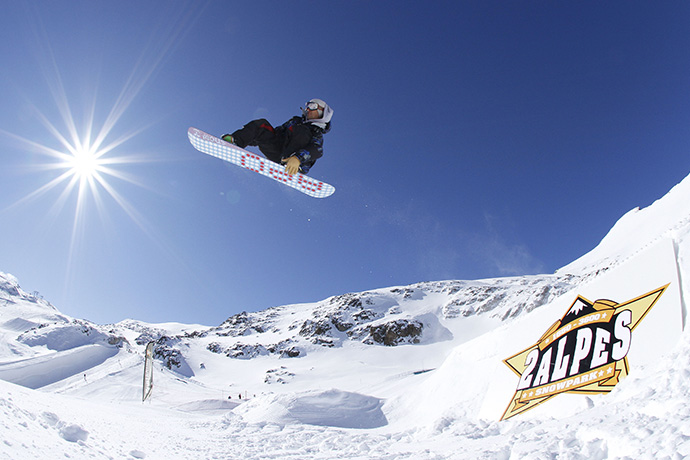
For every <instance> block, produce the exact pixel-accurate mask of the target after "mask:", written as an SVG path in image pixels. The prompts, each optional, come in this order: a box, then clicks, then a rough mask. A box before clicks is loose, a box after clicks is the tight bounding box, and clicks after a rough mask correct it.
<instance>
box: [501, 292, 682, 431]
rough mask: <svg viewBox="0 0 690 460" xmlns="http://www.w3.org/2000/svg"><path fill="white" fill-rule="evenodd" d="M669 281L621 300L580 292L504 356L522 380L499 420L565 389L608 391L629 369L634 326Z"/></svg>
mask: <svg viewBox="0 0 690 460" xmlns="http://www.w3.org/2000/svg"><path fill="white" fill-rule="evenodd" d="M668 286H669V285H668V284H667V285H666V286H663V287H661V288H659V289H656V290H654V291H652V292H649V293H647V294H644V295H642V296H640V297H637V298H636V299H633V300H630V301H628V302H625V303H622V304H618V303H616V302H613V301H610V300H597V301H596V302H590V301H589V300H587V299H585V298H584V297H582V296H578V297H577V299H576V300H575V302H573V304H572V305H571V306H570V309H568V312H567V313H566V314H565V315H564V316H563V318H561V319H560V320H558V321H556V322H555V323H554V324H553V326H551V327H550V328H549V330H548V331H546V333H545V334H544V335H543V336H542V337H541V338H540V339H539V340H538V341H537V343H535V344H534V345H532V346H531V347H529V348H527V349H526V350H524V351H522V352H520V353H518V354H516V355H514V356H511V357H510V358H508V359H506V360H504V362H505V363H506V365H508V367H510V369H512V370H513V372H515V373H516V374H517V375H518V376H519V377H520V381H519V382H518V386H517V390H516V392H515V395H514V396H513V399H512V400H511V401H510V404H509V405H508V408H507V409H506V411H505V412H504V413H503V416H502V417H501V420H505V419H508V418H510V417H513V416H514V415H517V414H520V413H522V412H525V411H527V410H529V409H532V408H534V407H535V406H537V405H539V404H541V403H543V402H545V401H547V400H548V399H550V398H552V397H554V396H556V395H559V394H561V393H581V394H600V393H608V392H610V391H611V390H612V389H613V387H614V386H616V384H617V383H618V381H619V380H620V379H622V378H624V377H625V376H627V375H628V358H627V356H628V351H629V350H630V346H631V344H632V339H633V331H634V330H635V328H636V327H637V325H638V324H639V323H640V321H642V319H643V318H644V317H645V315H647V313H648V312H649V311H650V310H651V309H652V307H653V306H654V304H655V303H656V302H657V300H659V298H660V297H661V295H662V294H663V293H664V291H665V290H666V288H667V287H668Z"/></svg>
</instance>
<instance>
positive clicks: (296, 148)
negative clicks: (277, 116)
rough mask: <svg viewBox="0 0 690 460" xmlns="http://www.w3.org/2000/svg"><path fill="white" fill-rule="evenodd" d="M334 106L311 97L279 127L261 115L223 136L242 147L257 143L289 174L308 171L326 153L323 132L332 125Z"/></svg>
mask: <svg viewBox="0 0 690 460" xmlns="http://www.w3.org/2000/svg"><path fill="white" fill-rule="evenodd" d="M332 116H333V110H332V109H331V108H330V107H329V106H328V104H326V103H325V102H324V101H322V100H321V99H311V100H310V101H309V102H307V103H306V105H305V107H304V108H303V109H302V116H301V117H300V116H295V117H292V118H291V119H289V120H288V121H286V122H285V123H283V124H282V125H280V126H278V127H275V128H274V127H273V126H272V125H271V124H270V123H269V122H268V121H267V120H266V119H264V118H261V119H258V120H253V121H250V122H249V123H247V124H246V125H245V126H244V127H243V128H242V129H238V130H237V131H235V132H234V133H232V134H223V136H222V139H223V140H224V141H227V142H230V143H231V144H234V145H236V146H238V147H240V148H245V147H246V146H248V145H253V146H258V147H259V150H261V153H263V154H264V155H265V156H266V158H268V159H269V160H271V161H272V162H274V163H278V164H284V165H285V172H287V173H288V174H289V175H290V176H292V175H294V174H295V173H297V172H301V173H302V174H306V173H307V172H308V171H309V169H310V168H311V167H312V166H314V163H315V162H316V160H317V159H319V158H321V156H322V155H323V135H324V134H326V133H327V132H328V131H330V129H331V117H332Z"/></svg>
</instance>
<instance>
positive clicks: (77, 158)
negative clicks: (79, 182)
mask: <svg viewBox="0 0 690 460" xmlns="http://www.w3.org/2000/svg"><path fill="white" fill-rule="evenodd" d="M66 166H67V167H69V168H70V171H71V173H72V174H73V175H75V176H77V177H78V178H80V179H92V178H93V177H94V176H95V175H96V174H98V172H99V171H101V170H102V161H101V160H100V155H99V154H98V152H96V151H95V149H93V148H92V147H91V146H90V145H88V144H86V145H85V146H83V147H80V148H77V149H75V150H74V151H73V152H71V156H70V158H68V159H67V160H66Z"/></svg>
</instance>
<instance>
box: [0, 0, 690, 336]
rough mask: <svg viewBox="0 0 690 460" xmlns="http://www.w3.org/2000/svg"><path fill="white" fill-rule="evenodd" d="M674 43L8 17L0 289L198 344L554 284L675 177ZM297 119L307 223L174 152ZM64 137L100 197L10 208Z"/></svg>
mask: <svg viewBox="0 0 690 460" xmlns="http://www.w3.org/2000/svg"><path fill="white" fill-rule="evenodd" d="M688 30H690V4H689V3H687V2H683V1H665V2H637V1H610V2H599V1H596V2H587V1H578V2H547V1H525V2H493V1H471V2H455V1H453V2H451V1H448V2H410V1H402V2H395V3H394V4H393V3H390V2H383V1H380V2H379V1H350V0H348V1H334V2H322V1H296V2H284V1H260V2H259V1H257V2H231V1H221V0H218V1H210V2H206V3H204V2H191V1H190V2H181V1H165V2H163V1H152V2H134V1H122V2H112V1H107V2H106V1H93V0H85V1H64V2H53V1H37V2H9V3H8V4H7V5H4V7H3V15H2V17H1V18H0V53H1V54H0V55H1V56H2V57H3V64H2V66H0V100H2V106H1V107H0V130H1V131H0V161H1V162H2V168H0V184H2V185H0V271H3V272H7V273H12V274H13V275H15V276H16V277H17V278H18V279H19V280H20V282H21V285H22V287H23V288H24V289H25V290H27V291H29V292H31V291H39V292H40V293H41V294H42V295H43V296H44V297H45V298H46V299H47V300H49V301H51V302H52V303H53V304H54V305H56V306H57V307H58V308H59V309H60V310H61V311H63V312H64V313H66V314H69V315H71V316H74V317H77V318H85V319H90V320H92V321H96V322H98V323H108V322H117V321H120V320H122V319H125V318H135V319H140V320H144V321H151V322H164V321H180V322H186V323H202V324H208V325H215V324H219V323H220V322H222V321H223V320H225V319H226V318H227V317H228V316H230V315H232V314H234V313H237V312H240V311H242V310H248V311H252V310H259V309H263V308H267V307H271V306H275V305H284V304H290V303H299V302H313V301H318V300H321V299H324V298H326V297H328V296H331V295H337V294H342V293H346V292H353V291H363V290H367V289H374V288H380V287H387V286H396V285H405V284H410V283H415V282H419V281H431V280H444V279H478V278H486V277H499V276H508V275H523V274H536V273H550V272H553V271H554V270H556V269H558V268H559V267H561V266H563V265H565V264H567V263H569V262H571V261H572V260H574V259H576V258H578V257H579V256H581V255H583V254H584V253H586V252H588V251H589V250H591V249H592V248H593V247H594V246H596V245H597V244H598V242H599V241H600V240H601V239H602V238H603V237H604V235H605V234H606V232H607V231H608V230H609V229H610V227H611V226H612V225H613V224H614V223H615V221H616V220H617V219H618V218H619V217H620V216H621V215H623V214H624V213H625V212H627V211H628V210H630V209H632V208H634V207H636V206H641V207H644V206H648V205H649V204H651V203H652V202H653V201H654V200H656V199H658V198H660V197H661V196H663V195H664V194H665V193H666V192H667V191H668V190H669V189H670V188H671V187H672V186H673V185H675V184H676V183H678V182H679V181H680V180H681V179H682V178H683V177H685V176H686V175H687V174H688V173H690V92H689V91H688V84H689V83H690V80H689V77H690V53H688V50H690V34H689V33H688ZM312 97H318V98H322V99H324V100H326V101H327V102H328V103H329V104H330V105H331V106H332V107H333V109H334V110H335V115H334V118H333V130H332V131H331V133H329V134H327V135H326V136H325V155H324V157H323V158H322V159H320V160H319V161H318V163H317V164H316V166H315V167H314V168H313V169H312V171H311V174H310V175H312V176H314V177H316V178H319V179H322V180H325V181H327V182H329V183H331V184H333V185H335V187H336V189H337V190H336V193H335V195H333V196H332V197H330V198H327V199H323V200H319V199H314V198H310V197H307V196H305V195H302V194H301V193H299V192H296V191H294V190H292V189H289V188H287V187H284V186H281V185H279V184H277V183H275V182H272V181H270V180H268V179H266V178H264V177H262V176H259V175H255V174H252V173H249V172H247V171H244V170H241V169H239V168H237V167H234V166H231V165H226V164H224V163H223V162H222V161H221V160H217V159H214V158H211V157H209V156H207V155H204V154H201V153H199V152H197V151H196V150H194V148H193V147H192V146H191V145H190V144H189V142H188V141H187V137H186V130H187V128H188V127H189V126H195V127H197V128H200V129H202V130H204V131H207V132H210V133H215V134H218V135H220V134H223V133H225V132H230V131H233V130H235V129H237V128H239V127H240V126H242V125H243V124H244V123H246V122H247V121H249V120H251V119H253V118H256V117H266V118H268V119H269V120H270V121H272V122H274V123H276V124H279V123H282V122H283V121H285V120H286V119H288V118H289V117H291V116H293V115H296V114H299V108H300V106H301V105H302V104H303V103H304V102H305V101H306V100H308V99H309V98H312ZM70 119H72V120H73V124H74V126H75V130H76V132H77V133H78V137H79V138H80V139H82V140H83V139H87V138H88V137H89V132H90V133H91V135H90V139H91V141H90V143H91V144H93V143H94V141H95V139H96V137H97V134H98V133H99V132H100V131H101V130H102V129H105V130H106V131H107V136H106V137H105V139H104V141H103V143H102V144H101V146H100V148H103V147H104V146H108V145H111V146H112V147H113V148H112V149H110V150H108V151H107V153H105V154H104V155H103V156H102V157H101V158H102V159H103V160H104V161H105V160H107V161H111V162H113V164H108V165H105V166H107V167H108V168H111V169H110V173H112V174H107V173H101V177H102V178H103V181H104V184H105V187H107V189H108V190H110V192H108V191H107V190H106V188H104V185H101V184H98V183H97V184H98V185H96V186H95V188H94V189H95V190H96V192H94V191H91V190H90V189H89V188H88V187H84V188H83V193H82V194H80V193H79V192H78V188H79V187H78V185H75V186H74V187H72V188H70V187H69V185H68V184H69V182H70V176H66V177H65V180H63V181H62V182H60V183H59V184H57V185H55V186H53V187H48V188H46V189H43V192H41V193H35V192H36V191H38V190H41V188H42V187H44V186H45V185H46V184H49V183H51V181H53V180H54V179H56V178H58V177H60V176H61V174H63V173H64V172H65V171H66V169H64V162H63V161H62V160H60V159H59V158H57V157H55V156H54V155H50V154H47V152H46V148H48V149H54V150H55V151H58V152H68V148H67V147H65V146H64V145H63V144H62V143H61V142H60V141H59V140H58V136H60V135H62V136H64V137H66V138H67V139H70V134H69V133H70V128H69V121H68V120H70ZM51 127H52V128H51ZM123 136H124V138H123ZM122 139H125V140H124V142H121V143H119V141H120V140H122ZM71 143H74V142H71ZM87 143H89V142H87ZM113 143H115V145H112V144H113ZM115 162H117V163H115ZM51 165H52V166H53V167H52V168H51V167H50V166H51ZM46 166H48V167H46ZM56 167H57V168H59V167H62V169H57V168H56Z"/></svg>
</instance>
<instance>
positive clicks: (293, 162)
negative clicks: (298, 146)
mask: <svg viewBox="0 0 690 460" xmlns="http://www.w3.org/2000/svg"><path fill="white" fill-rule="evenodd" d="M281 162H282V163H283V164H284V165H285V172H286V173H288V175H289V176H292V175H294V174H295V173H297V172H298V171H299V167H300V165H301V163H300V161H299V158H297V157H296V156H291V157H290V158H283V159H282V160H281Z"/></svg>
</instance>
